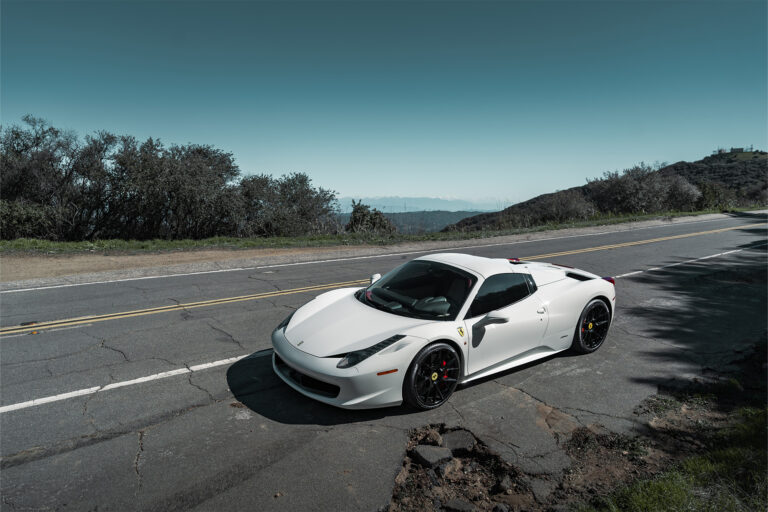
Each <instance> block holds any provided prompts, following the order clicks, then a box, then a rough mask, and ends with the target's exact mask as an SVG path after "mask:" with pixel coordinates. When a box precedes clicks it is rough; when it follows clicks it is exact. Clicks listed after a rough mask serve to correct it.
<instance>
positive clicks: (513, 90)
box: [0, 0, 768, 203]
mask: <svg viewBox="0 0 768 512" xmlns="http://www.w3.org/2000/svg"><path fill="white" fill-rule="evenodd" d="M0 16H1V17H2V35H1V37H2V40H1V41H0V42H1V51H2V55H1V58H2V61H1V65H2V69H1V74H0V87H1V89H0V112H1V114H0V115H2V123H3V124H4V125H8V124H12V123H17V122H19V120H20V118H21V116H22V115H23V114H25V113H30V114H32V115H35V116H38V117H44V118H46V119H48V120H49V121H50V122H52V123H53V124H54V125H55V126H58V127H62V128H69V129H73V130H75V131H77V132H79V133H80V134H85V133H89V132H93V131H95V130H100V129H105V130H109V131H112V132H115V133H119V134H131V135H135V136H137V137H139V138H146V137H149V136H154V137H159V138H160V139H162V140H163V141H164V142H166V143H187V142H194V143H205V144H212V145H214V146H216V147H219V148H222V149H224V150H227V151H231V152H232V153H234V155H235V157H236V159H237V162H238V164H239V166H240V168H241V169H242V171H243V172H244V173H260V172H267V173H272V174H283V173H286V172H290V171H304V172H307V173H308V174H309V175H310V176H311V177H312V179H313V180H314V182H315V184H318V185H322V186H324V187H327V188H332V189H335V190H336V191H338V192H339V194H340V195H354V196H376V195H399V196H437V197H453V198H461V199H468V200H477V199H491V200H495V201H500V202H505V203H507V202H516V201H519V200H523V199H527V198H529V197H532V196H534V195H537V194H540V193H543V192H550V191H553V190H555V189H563V188H567V187H570V186H574V185H580V184H583V183H584V181H585V178H586V177H594V176H599V175H600V174H602V172H603V171H605V170H613V169H621V168H625V167H628V166H631V165H632V164H634V163H637V162H639V161H641V160H644V161H646V162H653V161H670V162H673V161H678V160H696V159H699V158H701V157H703V156H705V155H706V154H708V153H709V152H711V151H712V150H713V149H715V148H716V147H718V146H726V147H730V146H743V145H749V144H754V145H755V146H756V147H760V148H761V149H766V145H767V144H766V138H767V134H766V125H767V124H768V122H767V119H766V115H767V114H766V110H767V109H768V105H767V104H766V102H767V101H768V100H767V99H766V94H767V93H766V90H767V88H766V74H767V70H766V47H767V44H768V43H767V41H766V19H767V18H768V13H767V12H766V2H764V1H758V2H739V1H685V2H661V1H641V2H630V1H617V2H587V1H570V2H553V1H539V2H512V1H510V2H471V3H463V2H418V3H411V2H368V1H363V2H341V3H332V2H322V1H315V2H309V3H299V2H278V3H269V2H247V1H239V2H221V1H218V2H204V1H181V0H176V1H166V2H139V1H127V0H126V1H104V2H97V1H91V2H73V1H58V2H43V1H23V2H22V1H8V0H2V5H1V11H0Z"/></svg>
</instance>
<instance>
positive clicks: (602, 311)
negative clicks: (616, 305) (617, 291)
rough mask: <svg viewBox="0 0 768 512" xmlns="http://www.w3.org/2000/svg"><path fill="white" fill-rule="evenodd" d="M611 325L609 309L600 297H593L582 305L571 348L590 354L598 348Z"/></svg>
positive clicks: (579, 352) (577, 351)
mask: <svg viewBox="0 0 768 512" xmlns="http://www.w3.org/2000/svg"><path fill="white" fill-rule="evenodd" d="M610 326H611V310H610V309H608V304H606V303H605V301H604V300H602V299H593V300H591V301H589V304H587V305H586V306H585V307H584V310H583V311H582V312H581V316H580V317H579V323H578V324H577V325H576V332H575V333H574V335H573V344H572V345H571V350H573V351H574V352H576V353H578V354H590V353H592V352H594V351H595V350H597V349H599V348H600V346H601V345H602V344H603V342H604V341H605V338H606V336H608V328H609V327H610Z"/></svg>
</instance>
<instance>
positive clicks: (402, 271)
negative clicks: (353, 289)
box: [357, 260, 476, 320]
mask: <svg viewBox="0 0 768 512" xmlns="http://www.w3.org/2000/svg"><path fill="white" fill-rule="evenodd" d="M475 282H476V278H475V277H474V276H472V275H471V274H469V273H467V272H464V271H462V270H459V269H457V268H455V267H451V266H450V265H445V264H443V263H437V262H434V261H426V260H415V261H410V262H408V263H406V264H405V265H403V266H401V267H398V268H396V269H395V270H393V271H392V272H390V273H388V274H387V275H385V276H384V277H382V278H381V279H379V280H378V281H376V282H375V283H373V284H372V285H371V286H369V287H368V288H367V289H365V290H364V291H362V292H360V293H359V294H358V296H357V298H358V300H360V302H363V303H364V304H367V305H369V306H371V307H375V308H378V309H381V310H384V311H387V312H389V313H394V314H396V315H403V316H410V317H414V318H428V319H433V320H454V319H455V318H456V315H457V314H458V313H459V310H460V309H461V306H462V305H463V304H464V302H465V301H466V300H467V296H468V295H469V292H470V290H471V289H472V286H473V285H474V284H475Z"/></svg>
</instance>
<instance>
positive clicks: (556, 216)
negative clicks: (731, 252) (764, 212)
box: [444, 151, 768, 231]
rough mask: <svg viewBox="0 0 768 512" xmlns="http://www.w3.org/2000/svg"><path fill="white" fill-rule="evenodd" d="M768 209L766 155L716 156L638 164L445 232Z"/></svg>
mask: <svg viewBox="0 0 768 512" xmlns="http://www.w3.org/2000/svg"><path fill="white" fill-rule="evenodd" d="M765 204H768V153H766V152H763V151H750V152H739V153H722V154H716V155H712V156H708V157H706V158H704V159H702V160H699V161H697V162H678V163H676V164H672V165H666V164H656V165H647V164H644V163H640V164H639V165H636V166H634V167H631V168H629V169H625V170H624V171H622V172H619V171H612V172H606V173H604V174H603V177H602V178H597V179H593V180H587V184H586V185H582V186H580V187H573V188H570V189H568V190H561V191H558V192H553V193H551V194H543V195H540V196H537V197H534V198H533V199H530V200H528V201H524V202H522V203H518V204H515V205H512V206H510V207H509V208H506V209H504V210H502V211H499V212H492V213H483V214H480V215H475V216H473V217H468V218H465V219H463V220H461V221H459V222H457V223H456V224H453V225H451V226H448V227H446V228H445V229H444V230H445V231H472V230H488V229H509V228H515V227H530V226H536V225H540V224H545V223H550V222H555V223H557V222H567V221H580V220H591V219H596V218H600V217H611V216H616V215H618V216H621V215H627V214H649V213H660V212H664V211H676V212H693V211H700V210H730V209H733V208H738V207H748V206H757V205H765Z"/></svg>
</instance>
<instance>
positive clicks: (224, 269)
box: [0, 219, 729, 294]
mask: <svg viewBox="0 0 768 512" xmlns="http://www.w3.org/2000/svg"><path fill="white" fill-rule="evenodd" d="M723 220H729V219H709V220H699V221H695V222H686V223H684V224H667V225H664V226H646V227H642V228H635V229H623V230H620V231H600V232H598V233H582V234H579V235H565V236H553V237H548V238H538V239H536V240H518V241H516V242H499V243H495V244H480V245H460V246H449V247H443V248H442V249H427V250H421V251H407V252H393V253H387V254H371V255H367V256H349V257H346V258H334V259H328V260H313V261H299V262H295V263H276V264H274V265H262V266H255V267H237V268H223V269H219V270H201V271H199V272H184V273H180V274H164V275H160V276H143V277H127V278H125V279H111V280H108V281H93V282H90V283H68V284H57V285H53V286H37V287H32V288H18V289H15V290H0V294H3V293H21V292H33V291H37V290H52V289H55V288H70V287H73V286H89V285H93V284H109V283H123V282H126V281H141V280H145V279H163V278H166V277H184V276H197V275H203V274H217V273H221V272H239V271H242V270H261V269H265V268H278V267H292V266H298V265H314V264H320V263H337V262H339V261H353V260H366V259H373V258H386V257H389V256H408V255H410V254H423V253H427V252H435V251H441V250H445V249H481V248H483V247H500V246H502V245H517V244H528V243H533V242H547V241H550V240H563V239H566V238H580V237H585V236H599V235H610V234H615V233H626V232H629V231H642V230H644V229H656V228H668V227H671V226H680V225H686V226H688V225H692V224H704V223H706V222H717V221H723Z"/></svg>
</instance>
